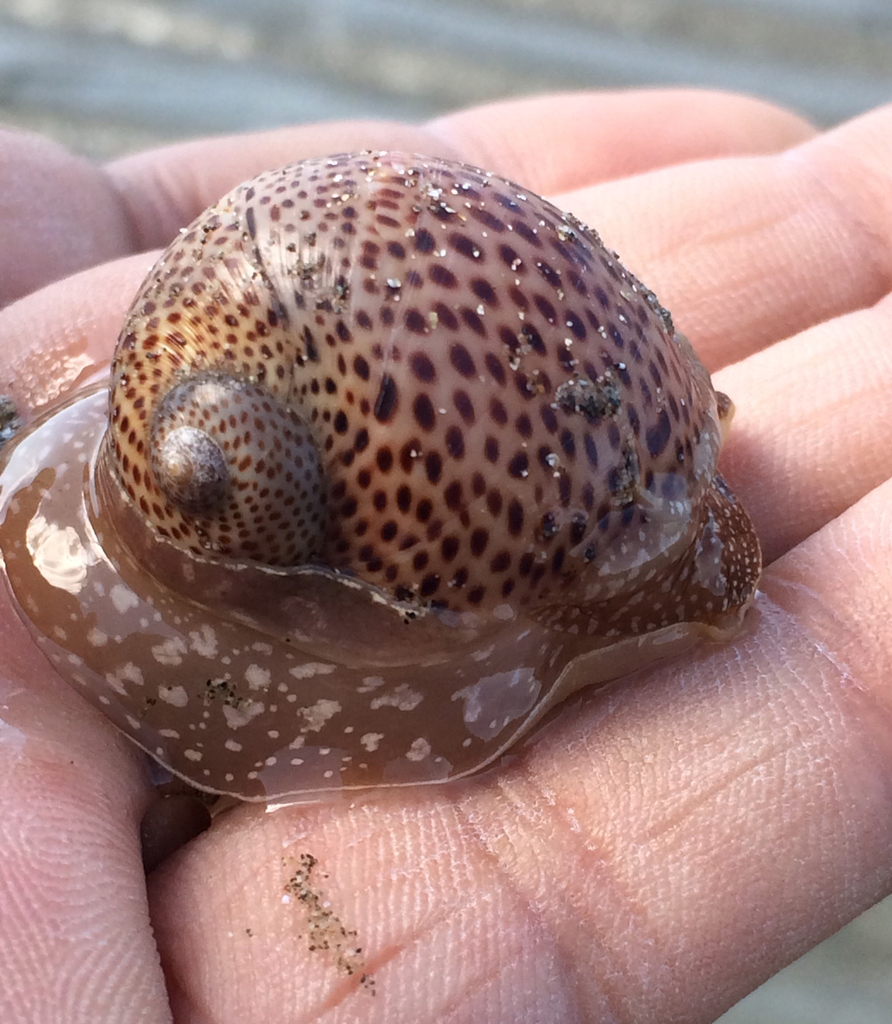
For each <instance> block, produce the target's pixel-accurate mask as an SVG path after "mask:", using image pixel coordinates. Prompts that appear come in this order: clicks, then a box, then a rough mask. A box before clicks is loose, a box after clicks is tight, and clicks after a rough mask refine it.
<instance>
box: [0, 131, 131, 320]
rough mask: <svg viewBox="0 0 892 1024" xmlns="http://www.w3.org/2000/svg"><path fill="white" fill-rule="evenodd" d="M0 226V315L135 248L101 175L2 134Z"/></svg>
mask: <svg viewBox="0 0 892 1024" xmlns="http://www.w3.org/2000/svg"><path fill="white" fill-rule="evenodd" d="M0 223H2V224H3V245H2V247H0V307H2V306H4V305H6V304H8V303H10V302H12V301H13V300H15V299H17V298H19V297H20V296H22V295H26V294H28V293H29V292H31V291H33V290H34V289H35V288H39V287H41V286H42V285H44V284H46V283H47V282H49V281H54V280H58V279H60V278H62V277H65V276H67V275H69V274H73V273H75V272H77V271H79V270H82V269H84V268H85V267H88V266H91V265H92V264H95V263H101V262H104V261H105V260H109V259H112V258H114V257H116V256H121V255H124V254H125V253H127V252H130V251H131V249H132V245H133V239H132V233H131V230H130V224H129V222H128V219H127V216H126V212H125V210H124V208H123V206H122V204H121V202H120V200H119V198H118V195H117V193H116V191H115V189H114V188H113V186H112V184H111V182H110V181H109V180H108V178H107V177H106V175H105V174H104V172H103V170H102V169H101V168H100V167H97V166H96V165H95V164H93V163H91V162H90V161H89V160H86V159H84V158H83V157H80V156H77V155H76V154H74V153H72V152H70V151H69V150H68V149H66V148H65V147H64V146H61V145H59V144H58V143H56V142H52V141H51V140H50V139H47V138H44V137H42V136H40V135H36V134H33V133H31V132H23V131H13V130H9V129H0Z"/></svg>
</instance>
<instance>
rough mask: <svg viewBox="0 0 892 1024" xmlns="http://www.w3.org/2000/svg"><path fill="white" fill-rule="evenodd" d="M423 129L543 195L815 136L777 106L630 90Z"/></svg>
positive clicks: (520, 103) (513, 106) (557, 97)
mask: <svg viewBox="0 0 892 1024" xmlns="http://www.w3.org/2000/svg"><path fill="white" fill-rule="evenodd" d="M426 128H427V130H428V131H430V132H431V133H433V134H434V135H436V136H437V137H438V138H439V139H441V140H442V141H443V142H445V143H447V144H449V145H450V146H451V147H453V148H454V149H456V150H459V151H461V152H462V153H464V155H465V159H468V160H470V161H471V162H475V163H479V164H481V165H482V166H486V167H489V168H490V169H492V170H495V171H498V172H499V173H501V174H505V175H507V176H509V177H513V178H515V179H516V180H518V181H520V182H522V183H523V184H524V185H528V186H529V187H530V188H534V189H536V190H537V191H539V192H544V193H548V194H551V193H554V192H563V191H569V190H571V189H576V188H581V187H583V186H586V185H591V184H594V183H595V182H597V181H605V180H608V179H612V178H619V177H624V176H627V175H631V174H639V173H642V172H644V171H649V170H653V169H655V168H658V167H665V166H668V165H669V164H675V163H682V162H684V161H686V160H702V159H706V158H709V157H716V156H728V155H732V154H753V153H769V152H776V151H778V150H781V149H785V148H787V147H788V146H792V145H795V144H797V143H799V142H802V141H803V140H805V139H808V138H811V137H812V136H813V135H814V134H815V132H816V129H815V128H814V127H813V126H812V125H810V124H809V123H808V122H807V121H805V120H804V119H803V118H801V117H800V116H799V115H797V114H795V113H793V112H792V111H790V110H786V109H784V108H782V107H778V106H776V105H774V104H772V103H768V102H766V101H764V100H760V99H757V98H756V97H753V96H745V95H740V94H736V93H727V92H717V91H711V90H706V89H629V90H618V91H613V92H608V91H597V92H596V91H592V92H568V93H555V94H549V95H545V96H535V97H530V98H522V99H510V100H502V101H499V102H496V103H490V104H486V105H484V106H479V107H472V108H469V109H467V110H461V111H457V112H456V113H453V114H447V115H445V116H443V117H439V118H436V119H434V120H433V121H431V122H429V123H428V124H427V126H426Z"/></svg>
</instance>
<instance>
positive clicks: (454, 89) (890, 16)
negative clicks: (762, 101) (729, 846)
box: [0, 0, 892, 1024]
mask: <svg viewBox="0 0 892 1024" xmlns="http://www.w3.org/2000/svg"><path fill="white" fill-rule="evenodd" d="M649 84H653V85H656V84H695V85H707V86H714V87H719V88H728V89H739V90H745V91H749V92H753V93H756V94H758V95H761V96H763V97H766V98H769V99H774V100H776V101H778V102H780V103H783V104H787V105H789V106H792V107H794V108H796V109H797V110H799V111H800V112H801V113H804V114H806V115H807V116H809V117H811V118H813V119H814V120H816V121H817V122H819V123H821V124H830V123H833V122H835V121H838V120H842V119H844V118H846V117H849V116H852V115H853V114H857V113H859V112H860V111H863V110H866V109H868V108H870V107H873V106H876V105H878V104H880V103H883V102H886V101H888V100H892V0H622V2H618V0H407V2H402V0H0V122H4V121H5V122H7V123H9V124H13V125H18V126H21V127H26V128H32V129H36V130H38V131H42V132H45V133H46V134H48V135H50V136H52V137H54V138H56V139H58V140H60V141H62V142H64V143H66V144H68V145H69V146H71V147H72V148H74V149H76V150H78V151H79V152H81V153H85V154H87V155H90V156H94V157H107V156H112V155H117V154H119V153H123V152H127V151H130V150H133V149H138V148H141V147H144V146H148V145H153V144H155V143H159V142H165V141H170V140H174V139H178V138H185V137H190V136H195V135H198V134H210V133H219V132H227V131H237V130H240V129H255V128H262V127H272V126H275V125H281V124H287V123H294V122H299V121H311V120H326V119H330V118H340V117H392V118H401V119H408V120H419V119H423V118H426V117H429V116H431V115H433V114H436V113H438V112H441V111H444V110H447V109H451V108H453V107H456V106H459V105H465V104H469V103H473V102H478V101H481V100H487V99H493V98H496V97H499V96H506V95H518V94H523V93H532V92H537V91H541V90H543V89H549V88H568V87H586V86H587V87H600V86H604V87H615V86H627V85H649ZM721 1020H722V1024H889V1022H890V1021H892V903H890V902H889V901H887V902H886V903H884V904H881V905H880V906H879V907H877V908H875V909H874V910H872V911H869V912H868V913H867V914H865V915H863V916H862V917H861V918H859V919H858V920H857V921H856V922H854V923H853V924H852V925H850V926H849V927H848V928H847V929H844V930H843V931H842V932H841V933H840V934H839V935H837V936H836V937H834V938H833V939H830V940H828V941H827V942H825V943H824V944H823V945H821V946H819V947H818V948H817V949H816V950H815V951H813V952H812V953H810V954H809V955H808V956H806V957H804V958H803V959H802V960H800V961H799V962H797V963H796V964H794V965H792V966H791V967H790V968H788V969H787V970H785V971H783V972H781V973H780V974H779V975H777V976H776V977H775V978H774V979H772V980H771V981H770V982H768V983H767V984H766V985H764V986H763V987H762V988H761V989H759V990H758V991H757V992H755V993H753V995H751V996H750V997H749V998H747V999H745V1000H744V1001H743V1002H742V1003H739V1004H738V1005H737V1006H736V1007H735V1008H734V1009H733V1010H731V1011H730V1012H729V1013H728V1014H727V1015H726V1016H724V1017H723V1018H722V1019H721Z"/></svg>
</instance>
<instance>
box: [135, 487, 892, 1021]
mask: <svg viewBox="0 0 892 1024" xmlns="http://www.w3.org/2000/svg"><path fill="white" fill-rule="evenodd" d="M890 486H892V485H886V486H884V487H883V488H881V489H880V490H878V491H877V492H874V493H872V494H871V495H870V496H869V497H868V498H866V499H865V500H864V501H863V502H861V503H860V504H859V505H858V506H856V507H855V508H854V509H852V510H850V511H849V512H847V513H846V514H845V515H844V516H843V517H841V518H840V519H838V520H836V521H835V522H834V523H833V524H831V525H830V526H829V527H827V528H826V529H825V530H824V531H822V532H821V533H820V534H819V535H818V536H817V537H813V538H811V539H810V540H809V541H808V542H807V543H806V544H804V545H802V546H801V547H800V548H799V549H797V550H796V551H794V552H792V553H791V554H790V555H788V556H786V558H785V559H783V560H782V562H781V563H779V564H778V566H777V567H776V569H774V570H771V571H770V572H769V573H768V576H767V578H766V582H765V587H766V591H767V595H768V596H767V598H764V599H762V600H761V601H760V607H759V612H758V614H757V615H756V616H755V617H754V618H753V619H752V621H751V622H750V624H749V628H748V630H747V631H746V632H745V634H744V635H743V636H742V637H741V638H740V639H739V640H738V642H737V643H736V644H734V645H731V646H725V647H718V648H705V649H702V650H701V651H700V653H699V655H696V656H694V657H693V658H686V659H685V660H684V661H683V662H678V663H675V664H674V665H672V666H669V667H665V668H663V669H658V670H652V671H650V672H649V673H643V674H641V675H640V676H639V677H638V679H637V680H636V681H632V680H627V681H625V682H624V683H623V684H621V685H619V686H617V687H616V688H615V689H614V690H613V691H609V692H601V693H600V694H590V695H586V696H585V697H583V698H582V699H580V700H578V701H576V702H574V703H573V704H571V705H569V706H566V707H565V708H564V709H563V710H562V712H561V713H560V714H559V715H558V716H557V718H556V719H555V720H554V721H552V722H551V723H550V725H549V726H548V727H546V729H544V730H543V732H542V734H541V735H540V736H539V737H538V738H535V739H534V740H533V741H532V742H530V743H528V744H527V746H526V750H525V751H524V753H523V754H522V756H521V757H520V758H519V760H517V761H516V762H515V763H514V764H513V765H512V766H511V767H509V768H507V769H501V770H497V771H494V772H493V773H492V775H491V776H490V777H489V778H488V779H484V780H481V781H478V782H476V783H475V782H471V783H466V784H463V785H461V786H455V787H452V788H451V789H450V790H446V789H442V790H440V789H436V790H434V789H432V790H428V791H421V792H419V793H415V794H408V795H407V794H405V793H399V794H395V795H394V794H391V795H382V796H379V797H374V798H372V799H370V800H366V801H362V800H360V801H358V802H356V803H355V804H353V805H350V804H343V805H340V806H336V807H328V808H321V809H320V808H309V809H306V808H294V809H290V810H285V811H277V812H275V813H273V814H263V813H262V812H260V811H258V810H256V809H248V810H240V811H238V812H236V813H235V814H233V815H232V817H231V818H229V820H228V821H226V822H219V823H218V827H216V828H215V829H212V830H211V832H210V833H209V834H207V835H205V836H204V837H202V838H201V839H200V840H199V841H198V842H196V843H194V844H192V845H191V847H189V848H187V849H186V850H184V851H182V853H181V854H180V855H179V856H177V857H176V858H175V859H174V860H172V861H170V862H168V864H167V865H166V867H165V868H163V869H162V871H161V872H159V874H158V876H157V877H156V879H155V885H154V887H153V889H152V899H153V911H154V917H155V921H156V926H157V929H158V937H159V943H160V946H161V949H162V955H163V958H164V961H165V964H166V967H167V970H168V977H169V979H170V980H171V982H172V988H173V990H174V992H175V993H176V995H175V1006H176V1007H177V1008H178V1009H179V1010H180V1011H181V1012H183V1015H184V1016H185V1017H186V1018H187V1019H188V1016H189V1012H188V1011H189V1010H190V1009H191V1010H192V1011H194V1010H195V1008H196V1007H201V1008H202V1009H203V1011H204V1012H205V1013H207V1015H208V1016H209V1017H210V1018H211V1019H213V1018H214V1016H215V1014H219V1015H220V1016H223V1014H224V1011H227V1012H230V1013H232V1014H233V1015H234V1016H235V1017H237V1018H238V1019H239V1020H241V1021H243V1022H245V1024H253V1022H255V1021H258V1022H259V1021H263V1022H265V1024H279V1022H282V1024H284V1022H285V1021H287V1020H289V1019H291V1018H290V1017H289V1014H290V1015H293V1014H295V1013H298V1014H299V1015H301V1017H302V1019H309V1020H312V1019H316V1018H317V1017H322V1016H323V1015H324V1014H325V1013H326V1012H330V1011H331V1008H332V1007H333V1006H337V1008H338V1012H339V1013H340V1014H341V1015H342V1016H343V1018H345V1019H346V1018H350V1019H353V1018H362V1017H363V1016H364V1015H367V1013H368V1002H369V997H368V988H367V986H365V987H364V986H363V985H361V984H359V982H358V980H357V976H356V975H357V974H362V973H365V974H369V975H371V981H372V982H373V983H374V986H375V988H374V991H375V1002H374V1006H375V1007H376V1008H377V1009H378V1010H379V1011H380V1012H382V1013H385V1012H386V1013H387V1014H389V1015H392V1016H400V1017H401V1019H412V1020H418V1021H420V1022H424V1021H428V1020H437V1019H441V1018H442V1016H445V1015H446V1014H447V1013H448V1012H452V1013H455V1014H457V1015H459V1016H461V1017H462V1019H468V1020H475V1021H479V1022H481V1024H487V1022H490V1021H491V1022H500V1021H503V1020H506V1019H518V1018H519V1017H520V1016H522V1017H523V1019H524V1020H525V1021H543V1022H544V1021H549V1022H556V1021H562V1020H578V1019H584V1020H606V1019H610V1020H623V1021H635V1022H636V1024H648V1022H654V1024H656V1022H660V1024H666V1022H684V1024H697V1022H706V1021H711V1020H713V1019H715V1017H716V1016H717V1015H718V1014H719V1013H720V1012H721V1011H722V1010H723V1009H725V1008H726V1007H728V1006H729V1005H731V1004H732V1003H733V1002H735V1001H736V1000H737V999H738V998H740V997H741V996H742V995H743V994H745V993H746V992H747V991H749V990H750V989H752V988H753V987H755V986H756V985H757V984H759V983H760V982H762V981H763V980H765V978H767V977H768V976H769V975H770V974H771V973H773V972H774V971H776V970H777V969H779V968H780V967H781V966H783V965H784V964H786V963H788V962H790V961H791V960H793V959H794V958H795V957H797V956H799V955H800V954H801V953H803V952H804V951H805V950H806V949H808V948H810V947H811V946H812V945H814V944H815V943H817V942H818V941H819V940H820V939H822V938H824V937H825V936H827V935H829V934H830V933H831V932H833V931H835V930H836V929H838V928H839V927H840V926H841V925H842V924H843V923H845V922H846V921H848V920H849V919H851V918H852V917H853V916H855V915H856V914H857V913H859V912H860V911H861V910H863V909H864V908H866V907H867V906H869V905H870V904H871V903H872V902H874V901H876V900H878V899H879V898H881V897H882V896H883V895H885V894H886V893H887V892H888V891H889V888H890V881H892V863H890V858H889V852H888V851H889V848H890V839H892V827H890V825H889V822H890V821H892V815H890V811H892V807H890V804H892V793H890V789H889V785H888V777H889V771H890V767H892V766H890V761H892V728H890V717H889V704H890V701H889V693H888V679H889V678H890V669H892V663H890V662H892V659H890V655H889V637H888V625H887V624H888V621H889V618H890V616H889V612H890V608H889V607H888V605H889V602H888V599H887V598H886V590H887V587H886V581H887V580H888V578H889V574H890V571H892V542H890V539H889V538H890V536H892V531H890V529H889V508H890V501H892V489H890ZM865 526H867V527H868V528H867V529H866V530H865ZM846 594H848V595H849V596H848V598H847V597H846V596H845V595H846ZM878 595H879V597H880V599H879V600H877V597H878ZM841 597H842V601H841V602H840V598H841ZM840 603H841V608H842V611H841V614H840V612H839V610H838V609H839V607H840ZM858 666H868V668H867V670H866V671H864V670H860V669H859V668H858ZM307 857H309V858H310V859H311V860H315V862H316V863H315V866H314V867H313V872H314V874H313V875H311V876H310V877H305V878H304V884H303V888H302V892H303V894H304V897H303V898H302V899H301V900H299V901H296V902H295V901H291V902H287V903H286V902H283V895H285V890H286V887H287V885H288V877H289V871H291V870H292V869H291V868H290V867H289V864H291V865H293V864H295V863H298V864H300V863H304V864H309V863H310V860H307V859H306V858H307ZM283 858H284V860H283ZM258 865H260V867H259V868H258ZM209 877H212V878H214V885H213V886H208V885H206V884H205V880H206V879H207V878H209ZM320 901H321V903H320ZM320 905H321V906H323V907H324V908H325V909H326V910H329V911H330V912H331V914H332V915H333V917H334V919H335V925H333V929H334V930H333V932H330V933H329V934H337V935H341V932H339V931H338V928H339V927H341V926H343V928H344V932H345V933H346V934H345V935H344V936H342V940H343V942H344V943H345V944H347V945H350V948H353V947H354V946H355V945H358V946H361V947H362V956H361V962H359V961H357V962H356V963H355V964H354V966H355V968H356V973H355V974H353V975H350V974H348V973H346V971H345V970H344V969H343V967H342V966H339V962H338V956H337V954H338V948H339V947H338V946H337V944H334V945H329V947H328V948H325V946H324V944H322V943H320V942H319V941H318V940H319V937H320V935H319V933H318V932H314V924H313V920H314V914H315V913H316V908H317V907H319V906H320ZM326 920H327V921H328V922H329V924H331V918H328V919H326ZM354 931H355V935H354V934H353V932H354ZM208 935H213V936H218V935H225V936H227V938H226V940H225V941H223V940H215V941H213V943H212V944H211V945H210V946H209V945H208V944H207V936H208ZM314 940H315V941H314ZM339 941H341V940H339ZM314 947H315V948H314ZM197 963H201V964H202V965H203V970H202V971H200V972H199V971H196V970H194V967H195V965H196V964H197ZM431 963H435V964H437V970H436V972H435V975H434V976H433V979H432V975H431V972H430V964H431ZM236 965H238V970H237V969H236ZM239 971H241V972H242V973H239ZM258 991H259V992H261V995H260V996H259V997H258V998H257V999H256V1000H255V1001H253V1002H252V999H251V997H250V996H249V993H253V992H258ZM518 1004H522V1006H520V1005H518Z"/></svg>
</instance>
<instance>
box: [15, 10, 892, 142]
mask: <svg viewBox="0 0 892 1024" xmlns="http://www.w3.org/2000/svg"><path fill="white" fill-rule="evenodd" d="M668 83H679V84H695V85H709V86H717V87H721V88H728V89H738V90H743V91H747V92H753V93H757V94H759V95H761V96H764V97H767V98H770V99H773V100H776V101H779V102H780V103H784V104H787V105H789V106H792V107H794V108H796V109H797V110H799V111H800V112H802V113H804V114H806V115H808V116H810V117H811V118H813V119H814V120H816V121H818V122H819V123H821V124H829V123H833V122H835V121H839V120H842V119H844V118H847V117H850V116H851V115H852V114H855V113H857V112H859V111H862V110H866V109H868V108H870V107H873V106H876V105H878V104H879V103H882V102H884V101H885V100H887V99H889V98H890V97H892V2H890V0H621V2H619V0H249V2H246V0H0V120H4V121H6V122H10V123H13V124H18V125H23V126H27V127H30V128H36V129H39V130H41V131H44V132H46V133H47V134H49V135H52V136H55V137H56V138H58V139H61V140H62V141H65V142H67V143H69V144H70V145H71V146H72V147H73V148H75V149H77V150H79V151H80V152H82V153H87V154H90V155H93V156H110V155H115V154H118V153H121V152H123V151H126V150H131V149H135V148H139V147H141V146H145V145H149V144H152V143H156V142H160V141H168V140H172V139H177V138H182V137H186V136H194V135H196V134H207V133H212V132H229V131H235V130H238V129H242V128H252V129H253V128H262V127H272V126H274V125H280V124H284V123H288V122H296V121H308V120H327V119H329V118H334V117H356V116H378V117H381V116H383V117H395V118H406V119H410V120H418V119H421V118H425V117H428V116H431V115H433V114H436V113H439V112H442V111H444V110H448V109H451V108H453V107H456V106H461V105H466V104H469V103H474V102H478V101H481V100H487V99H493V98H496V97H500V96H506V95H518V94H522V93H533V92H539V91H542V90H545V89H565V88H572V87H579V86H588V87H597V86H608V87H613V86H623V85H647V84H668ZM186 97H188V102H187V101H186Z"/></svg>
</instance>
